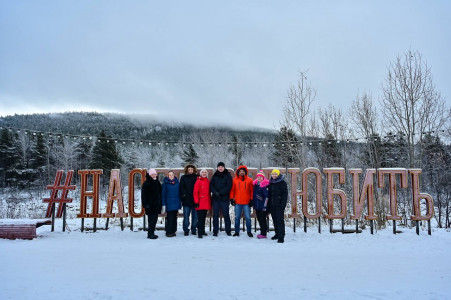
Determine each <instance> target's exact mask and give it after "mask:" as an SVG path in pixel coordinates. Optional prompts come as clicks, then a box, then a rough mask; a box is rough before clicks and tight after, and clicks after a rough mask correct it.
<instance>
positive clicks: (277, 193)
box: [268, 174, 288, 208]
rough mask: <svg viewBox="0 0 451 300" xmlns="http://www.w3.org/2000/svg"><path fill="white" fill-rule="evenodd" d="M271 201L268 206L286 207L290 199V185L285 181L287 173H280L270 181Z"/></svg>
mask: <svg viewBox="0 0 451 300" xmlns="http://www.w3.org/2000/svg"><path fill="white" fill-rule="evenodd" d="M269 182H270V183H269V190H268V192H269V201H268V206H269V207H270V208H271V207H276V206H280V207H286V206H287V199H288V186H287V183H286V182H285V175H282V174H280V175H279V176H278V177H277V178H276V179H272V178H271V180H270V181H269Z"/></svg>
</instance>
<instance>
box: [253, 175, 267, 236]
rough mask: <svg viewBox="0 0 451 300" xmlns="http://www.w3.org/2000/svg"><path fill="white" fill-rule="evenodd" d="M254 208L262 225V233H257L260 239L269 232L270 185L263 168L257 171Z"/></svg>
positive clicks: (259, 223)
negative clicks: (267, 209) (267, 208)
mask: <svg viewBox="0 0 451 300" xmlns="http://www.w3.org/2000/svg"><path fill="white" fill-rule="evenodd" d="M253 184H254V195H253V201H254V203H253V204H254V209H255V212H256V214H257V220H258V225H260V234H259V235H257V238H259V239H266V233H267V232H268V222H267V220H266V216H267V212H266V207H267V205H268V187H269V180H268V179H265V174H264V173H263V171H262V170H260V171H259V172H258V173H257V179H255V180H254V182H253Z"/></svg>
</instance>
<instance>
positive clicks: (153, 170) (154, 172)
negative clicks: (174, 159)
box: [148, 169, 157, 175]
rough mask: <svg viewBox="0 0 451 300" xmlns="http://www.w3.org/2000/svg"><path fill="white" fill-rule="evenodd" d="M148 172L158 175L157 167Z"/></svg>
mask: <svg viewBox="0 0 451 300" xmlns="http://www.w3.org/2000/svg"><path fill="white" fill-rule="evenodd" d="M148 173H149V175H152V174H155V175H157V171H156V170H155V169H150V170H149V172H148Z"/></svg>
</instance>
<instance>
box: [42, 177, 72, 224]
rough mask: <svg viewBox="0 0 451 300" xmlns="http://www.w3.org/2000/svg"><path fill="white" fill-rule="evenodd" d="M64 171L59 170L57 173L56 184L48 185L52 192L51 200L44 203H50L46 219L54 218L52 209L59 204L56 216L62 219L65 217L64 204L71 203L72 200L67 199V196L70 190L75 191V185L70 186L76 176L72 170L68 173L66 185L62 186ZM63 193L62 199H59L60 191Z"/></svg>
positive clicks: (45, 200) (47, 199) (46, 199)
mask: <svg viewBox="0 0 451 300" xmlns="http://www.w3.org/2000/svg"><path fill="white" fill-rule="evenodd" d="M63 173H64V171H63V170H58V171H57V172H56V177H55V183H54V184H53V185H48V186H47V188H46V189H47V190H52V193H51V194H50V198H44V200H43V202H44V203H48V204H49V206H48V207H47V212H46V214H45V217H46V218H50V217H51V216H52V207H53V205H55V204H56V203H59V206H58V213H57V214H56V217H57V218H61V217H62V215H63V205H62V204H63V203H71V202H72V198H67V194H68V193H69V190H75V188H76V186H75V185H70V182H71V181H72V176H73V175H74V171H73V170H70V171H68V172H67V175H66V180H65V181H64V185H61V179H62V177H63ZM59 190H60V191H61V197H59V198H58V191H59Z"/></svg>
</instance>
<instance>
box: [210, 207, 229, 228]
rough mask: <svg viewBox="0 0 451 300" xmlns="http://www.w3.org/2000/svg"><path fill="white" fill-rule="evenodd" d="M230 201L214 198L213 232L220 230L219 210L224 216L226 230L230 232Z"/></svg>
mask: <svg viewBox="0 0 451 300" xmlns="http://www.w3.org/2000/svg"><path fill="white" fill-rule="evenodd" d="M229 205H230V204H229V201H222V200H213V233H218V232H219V211H220V210H221V211H222V216H223V217H224V224H225V231H226V233H230V231H231V229H230V227H231V222H230V215H229Z"/></svg>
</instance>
